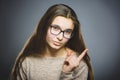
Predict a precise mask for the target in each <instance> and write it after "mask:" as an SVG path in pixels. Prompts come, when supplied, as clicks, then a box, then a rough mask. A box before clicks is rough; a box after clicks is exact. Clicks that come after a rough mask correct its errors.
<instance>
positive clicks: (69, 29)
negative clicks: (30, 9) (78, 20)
mask: <svg viewBox="0 0 120 80" xmlns="http://www.w3.org/2000/svg"><path fill="white" fill-rule="evenodd" d="M51 26H56V27H59V28H60V29H61V27H60V26H59V25H57V24H51ZM61 30H62V29H61ZM65 30H73V29H70V28H68V29H65Z"/></svg>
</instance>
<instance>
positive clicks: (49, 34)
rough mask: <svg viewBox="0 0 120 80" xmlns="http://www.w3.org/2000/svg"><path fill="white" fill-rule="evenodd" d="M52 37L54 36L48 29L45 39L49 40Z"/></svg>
mask: <svg viewBox="0 0 120 80" xmlns="http://www.w3.org/2000/svg"><path fill="white" fill-rule="evenodd" d="M53 38H54V36H53V35H51V33H50V31H49V30H48V32H47V35H46V41H47V42H51V41H52V39H53Z"/></svg>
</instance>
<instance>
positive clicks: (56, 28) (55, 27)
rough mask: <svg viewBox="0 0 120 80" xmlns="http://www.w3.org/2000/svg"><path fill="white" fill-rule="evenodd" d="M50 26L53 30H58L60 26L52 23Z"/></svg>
mask: <svg viewBox="0 0 120 80" xmlns="http://www.w3.org/2000/svg"><path fill="white" fill-rule="evenodd" d="M52 28H53V30H55V31H59V30H60V27H59V26H57V25H53V26H52Z"/></svg>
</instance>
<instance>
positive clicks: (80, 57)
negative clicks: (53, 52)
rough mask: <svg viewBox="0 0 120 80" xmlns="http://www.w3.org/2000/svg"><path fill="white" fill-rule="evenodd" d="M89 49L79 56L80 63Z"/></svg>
mask: <svg viewBox="0 0 120 80" xmlns="http://www.w3.org/2000/svg"><path fill="white" fill-rule="evenodd" d="M87 51H88V49H85V50H84V51H83V52H82V53H81V54H80V55H79V56H78V61H80V60H81V59H82V58H83V57H84V56H85V54H86V53H87Z"/></svg>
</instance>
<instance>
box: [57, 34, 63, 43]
mask: <svg viewBox="0 0 120 80" xmlns="http://www.w3.org/2000/svg"><path fill="white" fill-rule="evenodd" d="M57 39H58V40H59V41H62V40H63V32H61V33H60V34H59V35H57Z"/></svg>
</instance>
